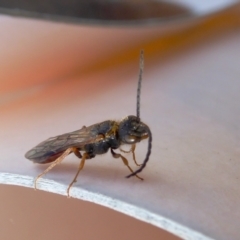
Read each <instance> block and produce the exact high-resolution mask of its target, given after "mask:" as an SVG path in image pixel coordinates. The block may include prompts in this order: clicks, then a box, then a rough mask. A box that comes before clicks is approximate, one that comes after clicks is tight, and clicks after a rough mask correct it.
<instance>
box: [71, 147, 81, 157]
mask: <svg viewBox="0 0 240 240" xmlns="http://www.w3.org/2000/svg"><path fill="white" fill-rule="evenodd" d="M73 153H74V154H75V156H77V157H78V158H82V154H81V153H80V152H79V151H78V149H77V148H74V150H73Z"/></svg>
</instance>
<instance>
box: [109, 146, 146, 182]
mask: <svg viewBox="0 0 240 240" xmlns="http://www.w3.org/2000/svg"><path fill="white" fill-rule="evenodd" d="M111 153H112V155H113V157H114V158H121V159H122V161H123V163H124V164H125V165H126V166H127V167H128V169H129V170H130V171H131V172H132V173H133V172H134V171H133V170H132V168H131V167H130V166H129V165H128V160H127V159H126V158H125V157H123V156H122V155H121V154H120V153H115V152H114V151H113V149H111ZM135 176H136V177H137V178H138V179H140V180H143V178H141V177H139V176H138V175H137V174H136V175H135Z"/></svg>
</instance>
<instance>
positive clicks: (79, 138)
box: [25, 124, 99, 163]
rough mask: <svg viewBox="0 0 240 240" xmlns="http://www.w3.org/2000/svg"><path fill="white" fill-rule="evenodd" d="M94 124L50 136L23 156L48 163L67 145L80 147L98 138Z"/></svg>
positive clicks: (37, 161) (67, 146)
mask: <svg viewBox="0 0 240 240" xmlns="http://www.w3.org/2000/svg"><path fill="white" fill-rule="evenodd" d="M98 137H99V135H98V131H97V128H96V124H94V125H92V126H89V127H83V128H81V129H79V130H77V131H74V132H70V133H65V134H62V135H59V136H56V137H51V138H49V139H47V140H45V141H43V142H41V143H39V144H38V145H37V146H36V147H34V148H32V149H31V150H29V151H28V152H27V153H26V154H25V157H26V158H27V159H29V160H31V161H33V162H36V163H48V162H52V161H54V160H55V159H56V158H58V157H59V156H60V155H61V154H62V153H63V152H64V151H65V150H66V149H68V148H69V147H76V148H78V149H80V150H81V149H82V148H83V147H84V145H86V144H89V143H94V142H95V141H96V140H97V139H98Z"/></svg>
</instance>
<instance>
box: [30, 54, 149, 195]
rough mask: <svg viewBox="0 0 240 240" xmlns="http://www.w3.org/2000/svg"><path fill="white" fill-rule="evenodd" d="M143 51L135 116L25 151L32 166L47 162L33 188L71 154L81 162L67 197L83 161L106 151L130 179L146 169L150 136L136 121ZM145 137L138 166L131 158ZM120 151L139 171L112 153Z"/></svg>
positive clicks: (82, 165)
mask: <svg viewBox="0 0 240 240" xmlns="http://www.w3.org/2000/svg"><path fill="white" fill-rule="evenodd" d="M143 54H144V53H143V50H141V52H140V71H139V79H138V87H137V114H136V116H132V115H130V116H127V117H125V118H124V119H123V120H121V121H113V120H106V121H103V122H101V123H97V124H93V125H91V126H89V127H85V126H84V127H82V128H81V129H80V130H77V131H74V132H70V133H65V134H62V135H59V136H56V137H51V138H49V139H47V140H45V141H43V142H41V143H40V144H38V145H37V146H36V147H34V148H32V149H31V150H29V151H28V152H27V153H26V154H25V157H26V158H27V159H29V160H31V161H33V162H34V163H40V164H44V163H51V164H50V165H49V167H48V168H47V169H46V170H45V171H44V172H42V173H41V174H39V175H38V176H37V177H36V179H35V180H34V188H35V189H37V181H38V179H39V178H41V177H42V176H43V175H45V174H46V173H47V172H49V171H50V170H51V169H52V168H53V167H55V166H56V165H58V164H59V163H61V162H62V161H63V159H64V158H65V157H66V156H67V155H69V154H70V153H74V154H75V155H76V156H77V157H78V158H80V159H81V161H80V164H79V167H78V171H77V173H76V175H75V177H74V179H73V180H72V182H71V183H70V185H69V186H68V189H67V195H68V197H69V196H70V188H71V187H72V185H73V184H74V182H76V181H77V177H78V175H79V173H80V171H81V170H82V169H83V167H84V164H85V161H86V160H87V159H92V158H94V157H95V156H96V155H99V154H104V153H107V152H108V150H109V149H110V151H111V154H112V156H113V157H114V158H120V159H121V160H122V161H123V163H124V164H125V165H126V166H127V168H128V169H129V170H130V172H131V174H129V175H128V176H126V178H130V177H132V176H136V177H137V178H139V179H141V180H143V178H141V177H139V176H138V173H140V172H141V171H142V170H143V169H144V168H145V166H146V164H147V162H148V160H149V157H150V154H151V147H152V133H151V131H150V128H149V127H148V125H146V124H145V123H143V122H142V121H141V119H140V93H141V82H142V73H143V66H144V56H143ZM147 138H148V150H147V154H146V157H145V159H144V161H143V163H142V164H138V163H137V161H136V157H135V148H136V143H138V142H140V141H142V140H143V139H147ZM124 144H128V145H131V148H130V150H129V151H125V150H123V149H121V146H122V145H124ZM118 148H119V149H120V151H121V152H124V153H132V155H133V160H134V162H135V164H136V165H137V166H139V168H138V169H137V170H136V171H133V170H132V168H131V167H130V166H129V164H128V160H127V159H126V158H125V157H124V156H123V155H122V154H120V153H117V152H115V150H116V149H118Z"/></svg>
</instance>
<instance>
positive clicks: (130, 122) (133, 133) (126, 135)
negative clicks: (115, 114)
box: [118, 116, 149, 144]
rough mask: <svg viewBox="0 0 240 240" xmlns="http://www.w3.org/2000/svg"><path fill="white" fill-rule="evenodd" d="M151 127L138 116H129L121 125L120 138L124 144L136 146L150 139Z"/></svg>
mask: <svg viewBox="0 0 240 240" xmlns="http://www.w3.org/2000/svg"><path fill="white" fill-rule="evenodd" d="M148 129H149V127H148V126H147V125H146V124H144V123H143V122H140V119H139V118H138V117H136V116H128V117H126V118H124V119H123V120H122V121H121V122H120V124H119V131H118V134H119V137H120V140H121V142H122V143H126V144H134V143H137V142H140V141H141V140H143V139H145V138H148V132H149V130H148Z"/></svg>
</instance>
